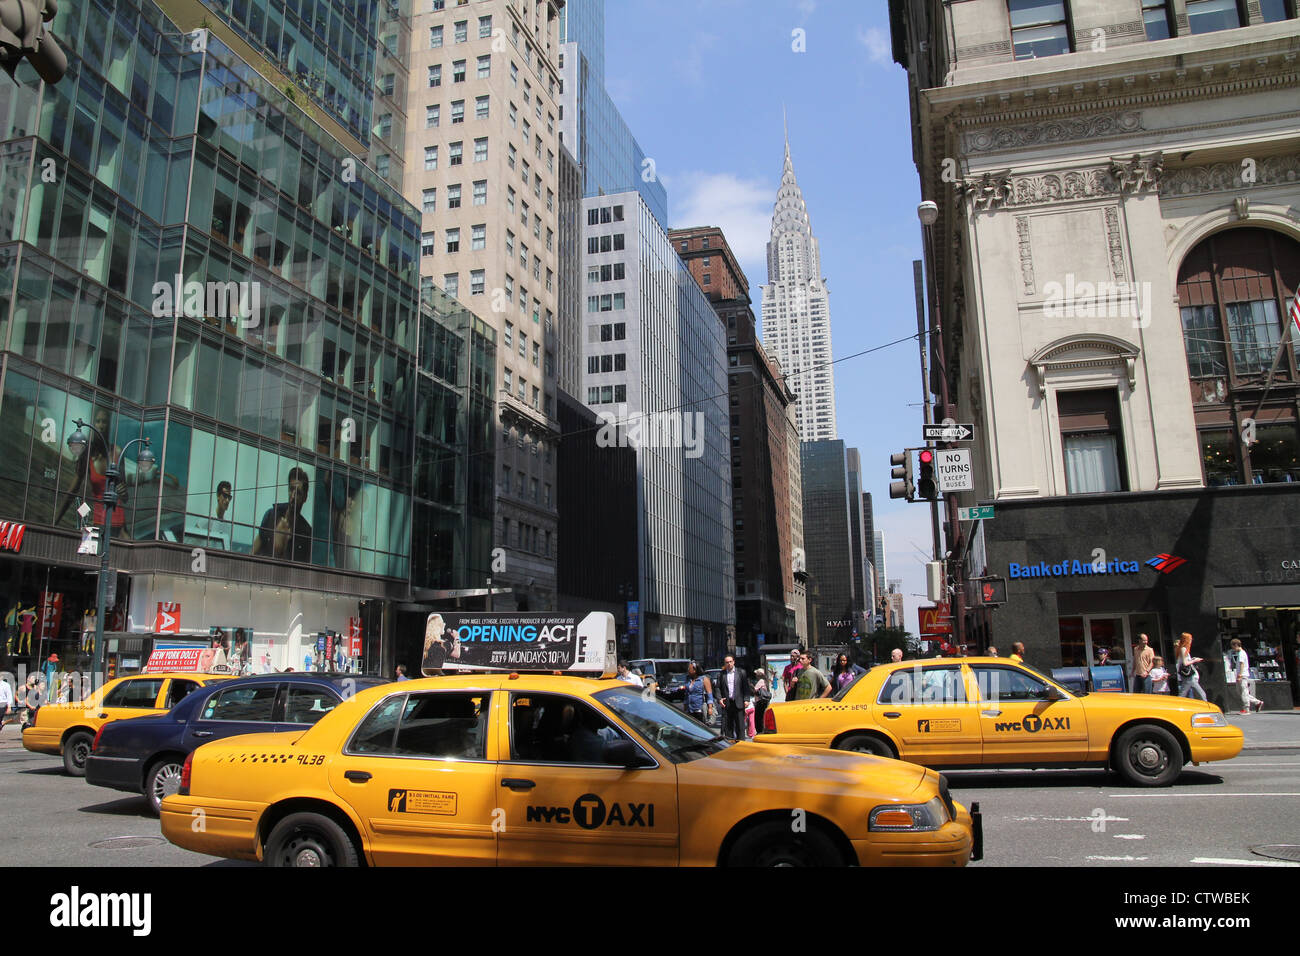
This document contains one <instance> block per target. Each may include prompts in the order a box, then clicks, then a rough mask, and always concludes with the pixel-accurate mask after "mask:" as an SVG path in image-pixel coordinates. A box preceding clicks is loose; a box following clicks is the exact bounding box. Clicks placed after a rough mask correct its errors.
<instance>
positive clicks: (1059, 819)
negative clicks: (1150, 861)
mask: <svg viewBox="0 0 1300 956" xmlns="http://www.w3.org/2000/svg"><path fill="white" fill-rule="evenodd" d="M1010 822H1011V823H1128V822H1129V819H1128V817H1110V816H1106V817H1012V818H1011V820H1010Z"/></svg>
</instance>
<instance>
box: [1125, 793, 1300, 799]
mask: <svg viewBox="0 0 1300 956" xmlns="http://www.w3.org/2000/svg"><path fill="white" fill-rule="evenodd" d="M1122 797H1141V798H1143V799H1145V800H1150V799H1151V795H1150V794H1147V793H1109V794H1107V795H1106V798H1107V799H1108V800H1118V799H1120V798H1122ZM1171 797H1300V793H1162V794H1160V799H1161V800H1168V799H1170V798H1171Z"/></svg>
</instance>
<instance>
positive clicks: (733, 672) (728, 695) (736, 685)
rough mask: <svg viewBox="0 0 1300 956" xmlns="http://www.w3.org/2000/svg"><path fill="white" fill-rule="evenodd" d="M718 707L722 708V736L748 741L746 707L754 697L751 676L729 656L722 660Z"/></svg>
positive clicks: (717, 690)
mask: <svg viewBox="0 0 1300 956" xmlns="http://www.w3.org/2000/svg"><path fill="white" fill-rule="evenodd" d="M715 692H716V694H717V697H718V706H719V707H720V708H722V735H723V736H724V737H729V738H731V739H732V740H748V739H749V734H748V733H746V730H745V706H746V705H747V704H748V703H749V700H750V698H752V697H753V696H754V691H753V688H752V687H750V685H749V675H747V674H746V673H745V672H744V671H742V670H741V669H740V668H738V667H737V666H736V659H735V658H734V657H732V656H731V655H730V654H728V655H727V656H726V657H724V658H723V659H722V673H721V674H719V675H718V686H717V687H716V688H715Z"/></svg>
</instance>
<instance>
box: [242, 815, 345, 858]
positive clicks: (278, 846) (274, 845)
mask: <svg viewBox="0 0 1300 956" xmlns="http://www.w3.org/2000/svg"><path fill="white" fill-rule="evenodd" d="M265 859H266V864H267V866H301V867H318V866H356V865H357V848H356V847H355V846H354V845H353V844H352V840H351V839H349V837H348V835H347V834H346V833H345V832H344V831H343V828H342V827H341V826H339V825H338V824H337V823H335V822H334V821H333V820H331V819H330V818H329V817H326V816H322V815H321V814H319V813H291V814H289V816H287V817H285V818H284V819H283V820H281V821H280V822H279V823H277V824H276V825H275V829H273V830H272V831H271V836H270V837H269V838H268V839H267V841H266V857H265Z"/></svg>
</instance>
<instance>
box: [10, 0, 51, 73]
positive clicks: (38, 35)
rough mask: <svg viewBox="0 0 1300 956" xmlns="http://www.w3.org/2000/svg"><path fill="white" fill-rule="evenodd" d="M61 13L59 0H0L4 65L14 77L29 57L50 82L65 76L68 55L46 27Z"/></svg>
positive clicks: (36, 68) (32, 63)
mask: <svg viewBox="0 0 1300 956" xmlns="http://www.w3.org/2000/svg"><path fill="white" fill-rule="evenodd" d="M57 12H58V3H57V0H0V68H3V69H4V71H5V72H6V73H8V74H9V76H10V77H11V78H12V77H13V75H14V70H15V69H16V68H17V67H18V62H19V61H20V60H21V59H22V58H23V57H26V58H27V60H28V61H29V62H30V63H31V65H32V68H33V69H35V70H36V72H37V73H38V74H40V77H41V79H42V80H44V81H45V82H46V83H57V82H59V80H61V79H63V74H64V73H66V72H67V71H68V57H67V55H66V54H65V53H64V52H63V51H62V50H61V49H59V45H58V43H56V42H55V40H54V35H53V34H52V33H50V31H49V30H47V29H46V28H45V24H46V23H48V22H49V21H51V20H53V19H54V14H55V13H57ZM42 21H44V22H42Z"/></svg>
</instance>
